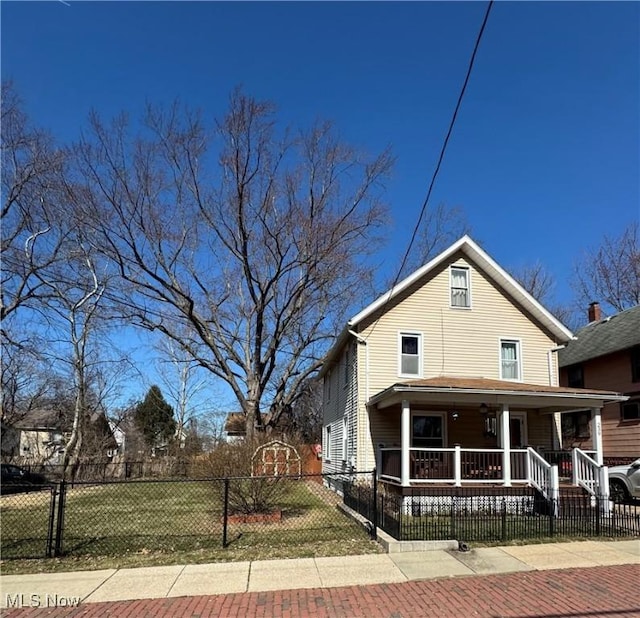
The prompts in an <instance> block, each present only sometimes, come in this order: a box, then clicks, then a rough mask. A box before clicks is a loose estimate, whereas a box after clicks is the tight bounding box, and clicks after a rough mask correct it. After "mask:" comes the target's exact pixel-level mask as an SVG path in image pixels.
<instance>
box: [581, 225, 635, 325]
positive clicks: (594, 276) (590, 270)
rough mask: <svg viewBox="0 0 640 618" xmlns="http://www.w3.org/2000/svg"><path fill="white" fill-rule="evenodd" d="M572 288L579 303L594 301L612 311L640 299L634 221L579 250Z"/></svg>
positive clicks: (584, 304) (622, 309) (633, 303)
mask: <svg viewBox="0 0 640 618" xmlns="http://www.w3.org/2000/svg"><path fill="white" fill-rule="evenodd" d="M572 283H573V288H574V290H575V293H576V296H577V300H578V302H580V303H581V305H582V306H583V307H586V306H587V305H588V303H590V302H593V301H598V302H599V303H600V304H601V305H603V306H604V307H605V309H606V308H608V309H609V310H612V311H614V312H617V311H624V310H625V309H629V308H630V307H634V306H636V305H638V304H639V303H640V247H639V246H638V222H637V221H634V222H632V223H630V224H629V225H628V226H627V227H626V228H625V229H624V231H623V232H622V234H621V235H620V236H618V237H611V236H605V237H604V238H603V240H602V243H601V244H600V246H599V247H594V248H591V249H590V250H587V251H585V252H584V253H583V255H582V257H581V258H580V260H579V261H578V262H576V264H575V266H574V278H573V282H572Z"/></svg>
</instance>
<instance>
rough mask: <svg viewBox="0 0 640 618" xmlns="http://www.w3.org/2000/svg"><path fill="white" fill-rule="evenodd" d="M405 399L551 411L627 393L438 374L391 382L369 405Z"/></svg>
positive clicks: (387, 404)
mask: <svg viewBox="0 0 640 618" xmlns="http://www.w3.org/2000/svg"><path fill="white" fill-rule="evenodd" d="M405 399H406V400H408V401H409V402H411V403H412V404H443V405H458V406H462V405H480V404H481V403H485V404H487V405H488V406H492V405H493V406H496V405H501V404H508V405H509V407H510V408H527V409H537V410H539V411H540V412H546V413H549V414H551V413H553V412H563V411H565V412H566V411H569V410H576V409H584V408H601V407H602V406H604V404H605V403H608V402H611V401H626V400H627V399H628V397H626V396H625V395H621V394H620V393H616V392H614V391H596V390H590V389H584V388H568V387H563V386H543V385H539V384H524V383H522V382H508V381H504V380H491V379H488V378H457V377H438V378H428V379H425V380H411V381H408V382H401V383H397V384H394V385H393V386H390V387H389V388H386V389H385V390H383V391H381V392H379V393H377V394H376V395H374V396H373V397H371V399H370V400H369V405H370V406H372V407H376V408H378V409H383V408H388V407H390V406H394V405H397V404H399V403H400V402H401V401H402V400H405Z"/></svg>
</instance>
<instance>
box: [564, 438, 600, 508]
mask: <svg viewBox="0 0 640 618" xmlns="http://www.w3.org/2000/svg"><path fill="white" fill-rule="evenodd" d="M571 456H572V470H573V475H572V483H573V484H574V485H577V486H579V487H583V488H584V489H586V490H587V491H588V492H589V493H590V494H591V495H592V496H595V495H599V496H602V497H603V498H604V499H605V501H606V500H608V498H609V468H607V466H600V465H599V464H598V462H597V461H596V460H595V459H593V457H590V456H589V455H588V454H587V453H586V452H585V451H583V450H581V449H579V448H574V449H573V451H572V453H571Z"/></svg>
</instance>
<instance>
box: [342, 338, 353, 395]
mask: <svg viewBox="0 0 640 618" xmlns="http://www.w3.org/2000/svg"><path fill="white" fill-rule="evenodd" d="M350 357H351V355H350V354H349V347H348V346H347V349H346V350H345V351H344V366H343V368H342V370H343V372H342V379H343V381H344V382H343V384H344V386H347V384H349V374H350V369H351V367H350V365H349V359H350Z"/></svg>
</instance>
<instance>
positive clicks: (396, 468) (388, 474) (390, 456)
mask: <svg viewBox="0 0 640 618" xmlns="http://www.w3.org/2000/svg"><path fill="white" fill-rule="evenodd" d="M401 452H402V450H401V449H399V448H381V449H380V462H379V464H378V469H379V470H380V476H381V477H382V478H386V479H390V480H393V481H398V482H400V480H401V477H400V454H401Z"/></svg>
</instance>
